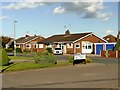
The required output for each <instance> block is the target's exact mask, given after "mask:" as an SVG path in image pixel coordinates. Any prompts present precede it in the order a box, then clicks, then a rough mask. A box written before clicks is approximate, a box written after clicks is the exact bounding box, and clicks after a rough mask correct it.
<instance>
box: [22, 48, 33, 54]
mask: <svg viewBox="0 0 120 90" xmlns="http://www.w3.org/2000/svg"><path fill="white" fill-rule="evenodd" d="M23 52H24V53H30V52H31V51H30V49H27V48H26V49H24V50H23Z"/></svg>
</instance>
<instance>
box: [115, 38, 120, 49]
mask: <svg viewBox="0 0 120 90" xmlns="http://www.w3.org/2000/svg"><path fill="white" fill-rule="evenodd" d="M115 50H118V51H120V39H119V40H118V42H117V43H116V45H115Z"/></svg>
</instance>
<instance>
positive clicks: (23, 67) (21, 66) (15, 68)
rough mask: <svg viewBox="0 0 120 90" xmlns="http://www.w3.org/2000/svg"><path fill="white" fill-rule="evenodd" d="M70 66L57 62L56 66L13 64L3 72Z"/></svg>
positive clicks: (32, 63)
mask: <svg viewBox="0 0 120 90" xmlns="http://www.w3.org/2000/svg"><path fill="white" fill-rule="evenodd" d="M66 65H70V63H69V62H58V63H57V64H50V63H44V64H37V63H34V62H21V63H20V62H19V63H14V64H12V65H10V66H11V67H9V68H8V69H6V70H5V72H10V71H21V70H28V69H37V68H47V67H60V66H66ZM3 68H6V66H3V67H2V69H3Z"/></svg>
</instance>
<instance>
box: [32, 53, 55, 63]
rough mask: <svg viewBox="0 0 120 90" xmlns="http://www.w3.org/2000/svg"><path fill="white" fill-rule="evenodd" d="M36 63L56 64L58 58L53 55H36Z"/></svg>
mask: <svg viewBox="0 0 120 90" xmlns="http://www.w3.org/2000/svg"><path fill="white" fill-rule="evenodd" d="M33 59H34V60H35V62H36V63H51V64H56V63H57V61H56V58H55V56H54V55H52V54H50V53H49V54H45V53H36V54H35V55H34V58H33Z"/></svg>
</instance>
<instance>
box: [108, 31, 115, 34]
mask: <svg viewBox="0 0 120 90" xmlns="http://www.w3.org/2000/svg"><path fill="white" fill-rule="evenodd" d="M113 32H114V31H113V30H106V34H112V33H113Z"/></svg>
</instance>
